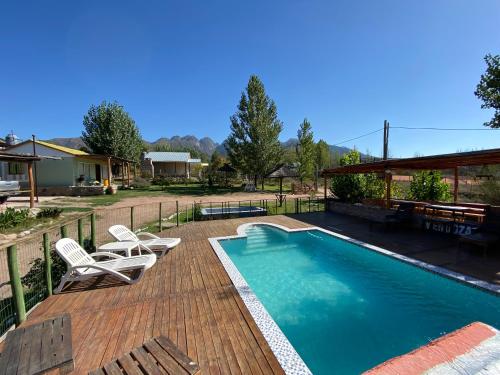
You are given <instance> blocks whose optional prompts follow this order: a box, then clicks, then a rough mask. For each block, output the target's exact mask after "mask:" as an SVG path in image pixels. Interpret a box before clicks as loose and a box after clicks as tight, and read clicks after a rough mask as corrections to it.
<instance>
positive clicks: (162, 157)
mask: <svg viewBox="0 0 500 375" xmlns="http://www.w3.org/2000/svg"><path fill="white" fill-rule="evenodd" d="M144 159H151V161H156V162H184V163H188V162H189V160H190V159H191V154H190V153H189V152H160V151H152V152H145V153H144ZM191 160H192V159H191Z"/></svg>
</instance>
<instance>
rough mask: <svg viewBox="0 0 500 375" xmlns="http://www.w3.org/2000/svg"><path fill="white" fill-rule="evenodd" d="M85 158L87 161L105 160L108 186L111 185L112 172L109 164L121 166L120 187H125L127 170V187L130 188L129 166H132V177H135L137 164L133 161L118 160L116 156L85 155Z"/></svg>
mask: <svg viewBox="0 0 500 375" xmlns="http://www.w3.org/2000/svg"><path fill="white" fill-rule="evenodd" d="M85 158H88V159H94V160H95V159H98V160H106V161H107V164H108V176H109V184H110V185H111V182H112V178H113V172H112V170H111V164H112V163H116V164H119V165H121V167H122V168H121V172H122V173H121V175H122V176H121V177H122V185H125V170H127V185H128V186H130V165H133V166H134V176H135V175H136V170H135V167H136V165H137V162H136V161H134V160H129V159H124V158H119V157H117V156H104V155H99V154H90V155H86V156H85Z"/></svg>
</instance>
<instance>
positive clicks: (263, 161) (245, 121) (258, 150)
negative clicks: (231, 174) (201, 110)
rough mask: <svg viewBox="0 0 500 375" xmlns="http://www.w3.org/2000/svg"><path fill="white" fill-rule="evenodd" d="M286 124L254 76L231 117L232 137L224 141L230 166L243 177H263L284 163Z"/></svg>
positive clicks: (259, 81)
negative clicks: (282, 132) (242, 174)
mask: <svg viewBox="0 0 500 375" xmlns="http://www.w3.org/2000/svg"><path fill="white" fill-rule="evenodd" d="M282 129H283V125H282V123H281V121H280V120H279V119H278V115H277V109H276V104H274V101H273V100H271V99H270V98H269V97H268V96H267V95H266V92H265V90H264V85H263V84H262V82H261V80H260V79H259V78H258V77H257V76H255V75H252V76H251V77H250V80H249V81H248V85H247V88H246V93H245V92H243V93H242V94H241V99H240V102H239V104H238V110H237V111H236V113H235V114H234V115H233V116H231V134H230V135H229V137H228V138H227V140H226V142H225V145H224V146H225V148H226V150H227V153H228V157H229V160H230V161H231V164H232V165H233V166H234V167H235V168H237V169H239V170H240V171H242V172H243V173H244V174H247V175H250V176H254V178H255V182H257V177H261V178H262V187H264V182H263V178H264V176H266V175H267V174H269V173H270V172H272V171H273V170H274V169H275V168H276V166H277V165H278V164H279V163H280V162H281V160H282V156H283V150H282V148H281V143H280V141H279V135H280V133H281V130H282Z"/></svg>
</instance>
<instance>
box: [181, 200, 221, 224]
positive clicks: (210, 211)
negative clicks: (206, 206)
mask: <svg viewBox="0 0 500 375" xmlns="http://www.w3.org/2000/svg"><path fill="white" fill-rule="evenodd" d="M175 212H176V215H175V217H176V219H177V226H179V201H175ZM211 212H212V211H210V213H211Z"/></svg>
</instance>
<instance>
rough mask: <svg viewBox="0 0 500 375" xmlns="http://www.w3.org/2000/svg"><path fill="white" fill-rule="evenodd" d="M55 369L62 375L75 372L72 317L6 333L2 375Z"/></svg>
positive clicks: (18, 374)
mask: <svg viewBox="0 0 500 375" xmlns="http://www.w3.org/2000/svg"><path fill="white" fill-rule="evenodd" d="M55 369H59V373H60V374H66V373H68V372H71V371H73V369H74V364H73V349H72V344H71V318H70V316H69V314H63V315H61V316H58V317H56V318H53V319H48V320H45V321H43V322H41V323H38V324H33V325H30V326H27V327H19V328H17V329H15V330H13V331H11V332H9V333H8V334H7V338H6V339H5V345H4V351H3V352H2V353H1V355H0V375H11V374H12V375H14V374H16V375H24V374H28V375H33V374H42V373H44V372H47V371H50V370H55Z"/></svg>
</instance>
